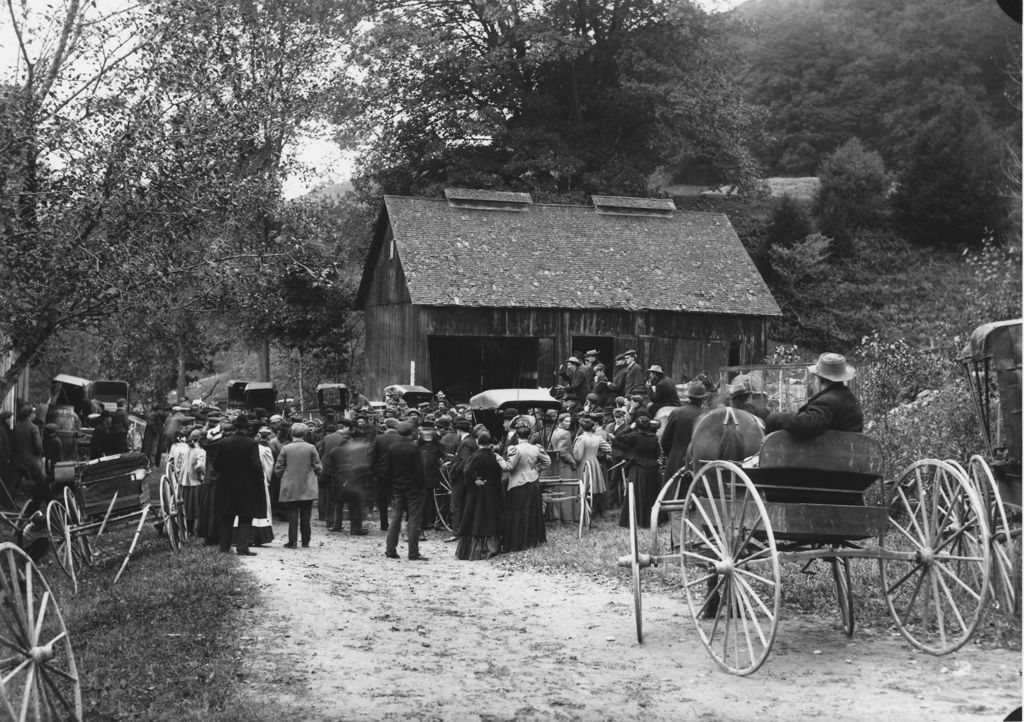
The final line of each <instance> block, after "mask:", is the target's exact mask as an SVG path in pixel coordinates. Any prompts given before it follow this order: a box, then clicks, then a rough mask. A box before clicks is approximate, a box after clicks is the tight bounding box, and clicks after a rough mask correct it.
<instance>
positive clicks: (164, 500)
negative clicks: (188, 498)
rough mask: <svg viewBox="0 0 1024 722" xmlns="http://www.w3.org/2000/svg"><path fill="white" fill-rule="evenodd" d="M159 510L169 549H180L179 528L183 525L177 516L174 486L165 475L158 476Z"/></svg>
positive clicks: (176, 550)
mask: <svg viewBox="0 0 1024 722" xmlns="http://www.w3.org/2000/svg"><path fill="white" fill-rule="evenodd" d="M160 511H161V513H162V522H163V531H164V534H165V535H166V537H167V541H168V542H169V543H170V545H171V550H172V551H175V552H178V551H181V530H182V527H183V526H184V525H183V524H182V523H181V519H180V517H179V516H178V503H177V500H176V499H175V498H174V488H173V486H172V484H171V480H170V479H169V478H167V477H166V476H161V477H160Z"/></svg>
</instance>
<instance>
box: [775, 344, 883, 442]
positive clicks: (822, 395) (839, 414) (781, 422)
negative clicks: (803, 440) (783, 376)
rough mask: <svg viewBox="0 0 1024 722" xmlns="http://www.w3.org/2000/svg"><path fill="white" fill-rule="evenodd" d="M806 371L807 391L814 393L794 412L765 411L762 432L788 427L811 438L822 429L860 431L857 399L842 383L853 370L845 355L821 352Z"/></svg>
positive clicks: (851, 375)
mask: <svg viewBox="0 0 1024 722" xmlns="http://www.w3.org/2000/svg"><path fill="white" fill-rule="evenodd" d="M807 370H808V371H810V372H811V374H812V376H811V383H810V384H808V392H811V391H816V392H815V393H814V395H813V396H811V397H810V398H809V399H808V400H807V403H806V404H804V405H803V406H801V407H800V408H799V409H798V410H797V411H796V412H795V413H794V412H775V413H773V414H769V415H768V419H767V421H765V433H771V432H773V431H778V430H779V429H788V430H789V431H792V432H793V433H794V434H797V435H799V436H806V437H813V436H820V435H821V434H824V433H825V432H826V431H858V432H862V431H864V412H863V411H862V410H861V406H860V401H858V400H857V397H856V396H854V395H853V392H852V391H850V389H849V388H848V387H847V386H846V382H847V381H849V380H850V379H852V378H853V377H854V376H855V375H856V373H857V372H856V370H855V369H854V368H853V366H851V365H850V364H848V363H846V357H845V356H842V355H840V354H837V353H823V354H822V355H821V356H819V357H818V362H817V363H815V364H812V365H810V366H808V367H807ZM815 386H816V387H817V389H815Z"/></svg>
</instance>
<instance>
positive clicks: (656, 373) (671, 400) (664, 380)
mask: <svg viewBox="0 0 1024 722" xmlns="http://www.w3.org/2000/svg"><path fill="white" fill-rule="evenodd" d="M647 384H648V386H649V389H648V391H647V395H648V396H649V397H650V399H651V405H650V406H649V407H648V410H649V411H650V414H651V418H655V417H657V415H658V409H661V408H663V407H665V406H679V403H680V402H679V392H678V391H677V390H676V382H675V381H673V380H672V379H670V378H669V377H668V376H666V375H665V371H664V370H663V369H662V368H661V366H659V365H658V364H652V365H651V367H650V368H649V369H647Z"/></svg>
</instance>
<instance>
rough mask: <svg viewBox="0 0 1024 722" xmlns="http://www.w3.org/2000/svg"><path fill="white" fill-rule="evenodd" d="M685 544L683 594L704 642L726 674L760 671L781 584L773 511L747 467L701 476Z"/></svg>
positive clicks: (725, 467)
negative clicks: (703, 590)
mask: <svg viewBox="0 0 1024 722" xmlns="http://www.w3.org/2000/svg"><path fill="white" fill-rule="evenodd" d="M681 544H682V547H681V549H680V552H681V556H682V573H683V588H684V589H685V590H686V601H687V603H688V605H689V608H690V615H691V616H692V617H693V622H694V624H695V625H696V627H697V634H698V635H699V636H700V640H701V642H702V643H703V644H704V646H705V648H707V650H708V652H709V653H710V654H711V656H712V658H714V660H715V662H716V663H717V664H718V666H719V667H721V668H722V669H724V670H725V671H727V672H731V673H732V674H739V675H747V674H751V673H753V672H755V671H756V670H757V669H758V668H759V667H760V666H761V665H762V664H764V661H765V659H767V658H768V653H769V652H770V651H771V648H772V644H773V643H774V642H775V634H776V632H777V631H778V627H779V608H780V606H781V604H782V584H781V581H782V580H781V569H780V566H779V555H778V551H777V549H776V547H775V535H774V534H773V533H772V527H771V522H770V521H769V519H768V512H767V510H766V509H765V506H764V503H763V502H762V501H761V497H760V495H759V494H758V492H757V489H756V488H755V487H754V484H753V483H752V482H751V481H750V478H749V477H748V476H747V475H746V474H745V473H744V472H743V470H742V469H740V468H739V467H738V466H736V465H735V464H733V463H732V462H728V461H712V462H710V463H708V464H706V465H704V466H703V467H702V468H701V470H700V471H699V472H697V475H696V476H694V479H693V483H692V484H691V485H690V489H689V491H687V493H686V501H685V504H684V510H683V523H682V539H681ZM704 585H707V593H706V594H704V595H701V593H700V591H701V588H702V587H704Z"/></svg>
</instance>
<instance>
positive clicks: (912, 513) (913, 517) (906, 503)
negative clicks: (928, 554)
mask: <svg viewBox="0 0 1024 722" xmlns="http://www.w3.org/2000/svg"><path fill="white" fill-rule="evenodd" d="M896 493H897V494H899V496H900V499H902V500H903V508H904V509H905V510H906V511H907V512H908V515H909V517H910V523H911V525H912V526H913V527H914V529H915V530H916V531H917V535H918V538H920V539H925V540H927V539H928V535H927V534H925V533H924V531H923V530H922V529H921V526H920V525H919V524H918V523H917V509H920V508H921V501H920V500H919V501H918V504H917V507H916V508H915V507H913V506H911V504H910V500H909V499H907V495H906V493H904V491H903V488H902V487H899V486H897V487H896ZM889 517H890V518H892V514H890V515H889ZM914 543H915V544H917V542H914ZM918 546H919V547H920V546H921V545H920V544H918Z"/></svg>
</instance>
